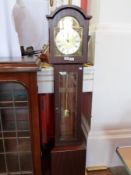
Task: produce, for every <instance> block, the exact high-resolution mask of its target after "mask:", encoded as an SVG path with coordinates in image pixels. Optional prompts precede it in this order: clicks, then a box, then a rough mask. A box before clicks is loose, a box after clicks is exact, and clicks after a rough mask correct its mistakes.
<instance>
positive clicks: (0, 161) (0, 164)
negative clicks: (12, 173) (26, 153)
mask: <svg viewBox="0 0 131 175" xmlns="http://www.w3.org/2000/svg"><path fill="white" fill-rule="evenodd" d="M4 172H6V166H5V158H4V155H3V154H0V173H4Z"/></svg>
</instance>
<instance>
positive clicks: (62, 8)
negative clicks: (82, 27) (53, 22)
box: [47, 5, 92, 20]
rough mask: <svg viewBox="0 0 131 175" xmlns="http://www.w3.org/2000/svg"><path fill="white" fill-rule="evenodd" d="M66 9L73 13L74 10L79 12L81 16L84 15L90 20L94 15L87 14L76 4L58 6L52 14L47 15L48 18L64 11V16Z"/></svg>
mask: <svg viewBox="0 0 131 175" xmlns="http://www.w3.org/2000/svg"><path fill="white" fill-rule="evenodd" d="M65 11H69V12H70V13H71V14H73V12H79V14H81V16H83V18H84V19H85V20H89V19H91V18H92V16H90V15H87V14H86V13H85V12H84V11H83V10H82V9H81V8H80V7H78V6H76V5H63V6H61V7H58V8H56V10H55V11H53V12H52V13H51V14H50V15H47V18H48V19H52V18H54V17H56V16H57V15H58V14H59V12H63V16H64V13H65ZM66 15H67V14H66ZM69 15H70V14H69Z"/></svg>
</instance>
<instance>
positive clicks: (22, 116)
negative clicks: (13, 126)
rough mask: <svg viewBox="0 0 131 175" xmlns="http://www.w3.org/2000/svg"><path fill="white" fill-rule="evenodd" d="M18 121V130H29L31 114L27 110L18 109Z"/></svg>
mask: <svg viewBox="0 0 131 175" xmlns="http://www.w3.org/2000/svg"><path fill="white" fill-rule="evenodd" d="M16 119H17V128H18V130H29V129H30V126H29V113H28V109H26V108H19V109H16Z"/></svg>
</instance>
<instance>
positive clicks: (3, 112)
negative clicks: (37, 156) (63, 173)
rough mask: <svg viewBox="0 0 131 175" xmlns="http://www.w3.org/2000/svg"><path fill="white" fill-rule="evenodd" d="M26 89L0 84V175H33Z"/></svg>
mask: <svg viewBox="0 0 131 175" xmlns="http://www.w3.org/2000/svg"><path fill="white" fill-rule="evenodd" d="M32 160H33V159H32V144H31V126H30V115H29V98H28V92H27V89H26V88H25V87H24V86H23V85H22V84H20V83H17V82H0V175H11V174H13V175H15V174H17V175H33V174H34V173H33V162H32Z"/></svg>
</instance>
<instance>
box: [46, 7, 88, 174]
mask: <svg viewBox="0 0 131 175" xmlns="http://www.w3.org/2000/svg"><path fill="white" fill-rule="evenodd" d="M47 18H48V20H49V39H50V63H52V64H53V65H54V93H55V143H54V145H55V146H54V148H53V150H52V151H51V172H52V175H56V174H57V175H61V174H64V175H69V174H72V175H84V173H85V154H86V153H85V151H86V149H85V144H84V141H83V132H82V129H81V107H80V106H81V93H82V78H83V65H82V64H83V63H86V62H87V53H88V29H89V19H90V18H91V17H90V16H87V15H86V14H85V13H84V12H83V11H82V10H81V9H80V8H79V7H77V6H73V5H65V6H62V7H60V8H58V9H56V10H55V11H54V12H53V13H52V14H51V15H50V16H47Z"/></svg>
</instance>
